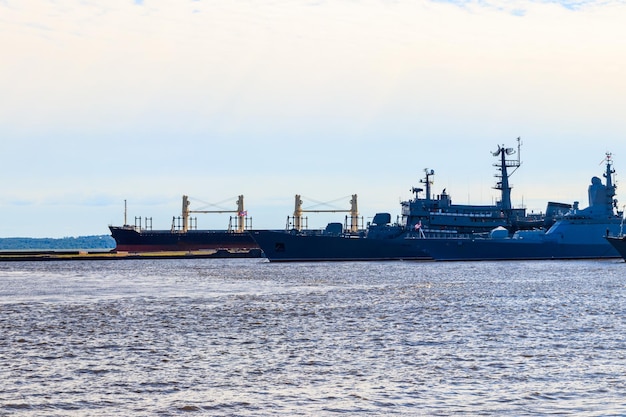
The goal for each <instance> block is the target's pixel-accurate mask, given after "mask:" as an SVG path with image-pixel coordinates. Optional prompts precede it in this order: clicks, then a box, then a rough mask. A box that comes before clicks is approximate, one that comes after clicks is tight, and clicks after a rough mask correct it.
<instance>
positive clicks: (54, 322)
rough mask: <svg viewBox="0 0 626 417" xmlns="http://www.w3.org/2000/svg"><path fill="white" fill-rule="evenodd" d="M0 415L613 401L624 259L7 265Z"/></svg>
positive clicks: (574, 405) (382, 409)
mask: <svg viewBox="0 0 626 417" xmlns="http://www.w3.org/2000/svg"><path fill="white" fill-rule="evenodd" d="M0 336H1V337H0V381H1V384H2V388H1V389H0V415H24V416H40V415H46V416H49V415H58V416H83V415H93V416H99V415H125V416H155V415H156V416H158V415H162V416H167V415H216V416H220V415H241V416H273V415H289V416H298V415H305V416H309V415H337V414H339V415H341V414H343V415H450V414H457V415H512V416H513V415H514V416H519V415H546V414H559V415H568V414H571V415H574V414H575V415H603V416H604V415H622V414H625V413H626V264H625V263H624V262H623V261H621V260H619V261H617V260H611V261H569V262H560V261H555V262H545V261H544V262H494V263H492V262H475V263H472V262H456V263H430V262H427V263H420V262H388V263H382V262H381V263H294V264H270V263H267V262H264V261H263V260H259V259H249V260H245V259H244V260H211V259H204V260H200V259H199V260H193V259H187V260H137V261H131V260H124V261H68V262H65V261H57V262H34V263H26V262H24V263H13V262H8V263H0Z"/></svg>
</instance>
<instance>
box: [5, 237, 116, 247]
mask: <svg viewBox="0 0 626 417" xmlns="http://www.w3.org/2000/svg"><path fill="white" fill-rule="evenodd" d="M113 248H115V239H113V237H111V236H110V235H98V236H78V237H62V238H58V239H54V238H47V237H46V238H31V237H6V238H0V250H21V249H85V250H88V249H113Z"/></svg>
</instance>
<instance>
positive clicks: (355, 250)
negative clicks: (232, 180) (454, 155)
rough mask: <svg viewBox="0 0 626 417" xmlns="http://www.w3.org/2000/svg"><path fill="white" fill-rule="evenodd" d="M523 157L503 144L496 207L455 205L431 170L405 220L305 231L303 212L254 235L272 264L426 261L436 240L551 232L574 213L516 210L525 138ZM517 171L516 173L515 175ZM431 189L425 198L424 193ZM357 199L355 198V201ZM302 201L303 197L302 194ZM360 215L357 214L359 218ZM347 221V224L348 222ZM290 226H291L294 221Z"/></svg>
mask: <svg viewBox="0 0 626 417" xmlns="http://www.w3.org/2000/svg"><path fill="white" fill-rule="evenodd" d="M517 142H518V149H517V155H518V157H517V159H516V160H508V159H507V156H509V155H513V154H515V153H516V151H515V149H512V148H505V147H504V146H498V150H497V151H496V152H494V153H493V155H494V156H496V157H498V162H497V163H496V164H494V165H495V166H496V167H497V169H498V173H497V174H496V177H497V178H498V182H497V184H496V186H495V189H497V190H499V191H500V193H501V194H500V195H501V198H500V201H497V202H496V204H495V205H469V204H468V205H464V204H452V199H451V198H450V195H449V194H448V193H446V190H445V189H444V190H443V192H442V193H441V194H440V195H437V196H433V195H431V186H432V184H433V176H434V174H435V173H434V170H432V169H425V170H424V173H425V178H424V179H422V180H420V183H421V184H423V185H424V186H425V190H424V189H423V188H415V187H414V188H412V189H411V191H412V192H413V194H414V198H413V199H411V200H408V201H403V202H401V203H400V204H401V208H402V217H401V219H400V220H399V221H397V222H395V223H392V222H391V215H390V214H389V213H377V214H376V215H375V216H374V218H373V220H372V222H371V223H369V224H368V225H367V227H366V228H365V229H359V228H358V227H356V226H355V223H354V222H353V223H351V224H350V225H349V226H348V225H347V224H344V225H342V224H341V223H331V224H329V225H328V226H327V228H326V229H325V230H323V231H310V230H303V229H302V228H301V227H297V226H299V225H301V223H302V222H301V221H300V220H299V216H300V214H301V213H300V212H298V210H296V211H295V212H294V218H295V221H294V222H293V225H295V226H296V227H292V228H287V229H286V230H284V231H270V230H253V231H251V234H252V237H253V238H254V240H255V241H256V242H257V243H258V244H259V246H260V247H261V249H262V250H263V252H264V254H265V256H266V257H267V258H268V259H269V260H270V261H271V262H279V261H283V262H285V261H347V260H426V259H432V255H430V254H429V253H428V251H427V250H426V249H427V245H424V243H425V242H426V241H428V240H430V239H433V238H446V239H449V238H452V237H454V238H458V237H462V236H474V235H479V234H486V233H488V232H489V231H491V230H493V229H494V228H497V227H503V228H506V230H508V231H510V233H514V232H515V231H517V230H527V229H534V228H546V227H549V226H550V225H551V224H552V221H553V219H554V218H555V217H558V216H559V215H561V214H563V213H564V212H565V211H566V210H569V208H570V205H566V204H561V203H550V204H549V205H548V209H547V212H546V214H533V215H527V214H526V209H524V208H513V207H512V204H511V185H510V183H509V178H510V176H511V174H512V173H513V172H515V170H517V168H519V166H520V165H521V161H520V158H519V154H520V138H518V139H517ZM510 168H512V169H513V171H512V172H509V169H510ZM424 191H425V196H423V197H422V196H421V193H422V192H424ZM354 197H355V196H353V198H354ZM296 200H297V196H296ZM357 215H358V213H354V212H353V213H351V216H350V218H351V219H354V218H355V217H356V216H357ZM346 223H347V222H346ZM288 226H289V223H288Z"/></svg>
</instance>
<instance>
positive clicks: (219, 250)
mask: <svg viewBox="0 0 626 417" xmlns="http://www.w3.org/2000/svg"><path fill="white" fill-rule="evenodd" d="M193 213H233V214H234V216H231V217H230V222H229V225H228V228H227V229H224V230H198V229H197V228H196V225H197V219H194V218H191V217H190V216H191V214H193ZM126 219H127V215H126V206H125V207H124V225H123V226H109V230H110V231H111V236H112V237H113V239H115V243H116V246H115V251H116V252H158V251H176V252H179V251H213V252H214V253H215V254H216V257H233V256H236V257H242V256H243V257H246V256H247V257H254V258H258V257H261V250H260V249H259V246H258V245H257V243H256V242H255V241H254V239H252V237H251V236H250V233H249V232H248V230H247V229H249V227H250V224H251V219H250V218H248V216H247V211H246V210H245V209H244V199H243V196H242V195H240V196H239V197H238V199H237V209H236V210H191V209H190V202H189V197H188V196H186V195H183V202H182V216H179V217H174V218H173V219H172V227H171V229H169V230H152V227H151V223H152V222H151V219H144V220H145V222H142V219H141V218H136V219H135V224H134V225H129V224H128V222H127V220H126Z"/></svg>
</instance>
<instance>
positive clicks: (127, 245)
mask: <svg viewBox="0 0 626 417" xmlns="http://www.w3.org/2000/svg"><path fill="white" fill-rule="evenodd" d="M109 229H110V230H111V235H112V236H113V239H115V242H116V247H115V250H116V251H118V252H157V251H208V250H215V251H218V250H221V253H224V254H225V255H226V254H227V253H232V252H249V254H250V257H260V256H261V250H260V249H259V247H258V245H257V244H256V242H255V241H254V239H252V236H250V234H249V233H248V232H241V233H240V232H229V231H226V230H223V231H222V230H188V231H187V232H176V231H170V230H140V229H138V228H135V227H132V226H127V227H124V226H109ZM224 250H226V251H224Z"/></svg>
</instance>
